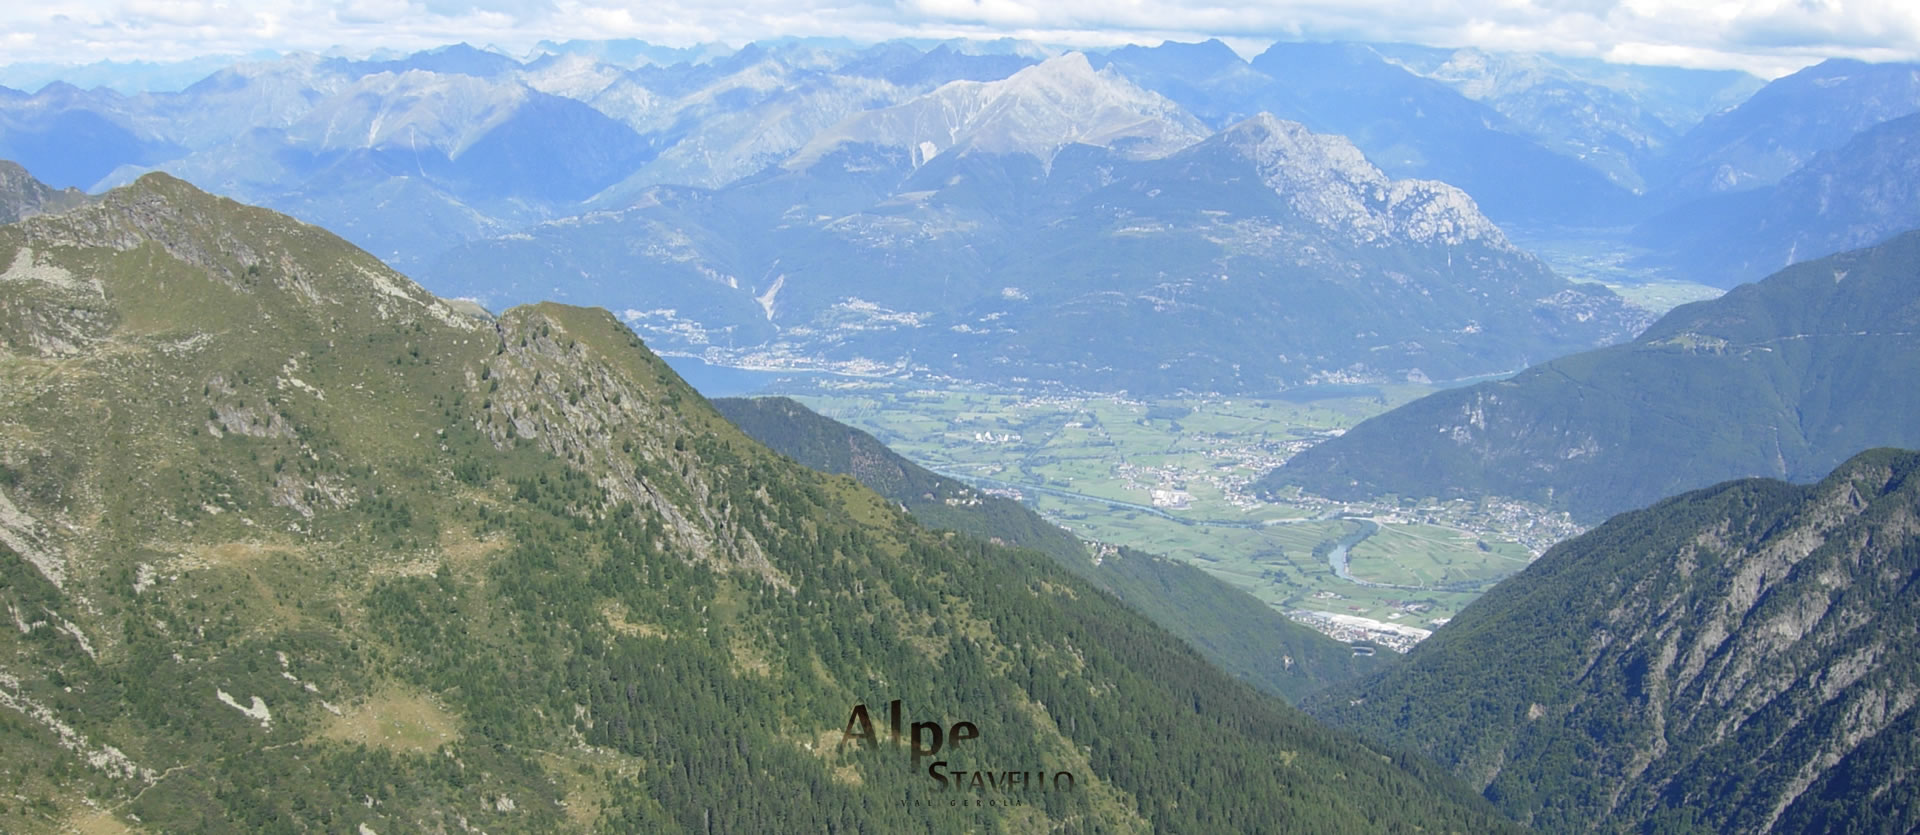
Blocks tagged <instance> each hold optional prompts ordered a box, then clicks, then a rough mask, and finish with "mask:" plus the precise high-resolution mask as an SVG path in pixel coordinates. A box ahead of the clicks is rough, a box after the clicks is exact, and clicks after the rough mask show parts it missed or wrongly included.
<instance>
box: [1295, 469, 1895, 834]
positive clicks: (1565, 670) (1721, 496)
mask: <svg viewBox="0 0 1920 835" xmlns="http://www.w3.org/2000/svg"><path fill="white" fill-rule="evenodd" d="M1916 518H1920V454H1916V453H1913V452H1906V451H1900V450H1891V449H1879V450H1872V451H1869V452H1865V453H1862V454H1860V455H1858V456H1855V457H1854V458H1852V459H1851V460H1848V461H1846V462H1845V463H1843V464H1841V465H1840V467H1839V468H1838V469H1836V470H1835V471H1834V472H1833V474H1832V475H1830V476H1828V477H1827V478H1826V479H1825V480H1823V481H1821V482H1820V483H1819V484H1816V485H1810V486H1804V487H1800V486H1794V485H1789V484H1784V483H1781V482H1778V481H1772V480H1764V479H1751V480H1745V481H1734V482H1728V483H1725V484H1721V485H1719V486H1716V487H1712V488H1709V489H1705V490H1700V491H1697V492H1693V493H1688V494H1685V495H1682V496H1679V497H1676V498H1673V499H1669V500H1667V501H1663V502H1660V503H1659V504H1656V505H1654V506H1652V507H1650V508H1648V509H1645V510H1637V511H1632V512H1629V513H1623V514H1621V515H1620V516H1617V517H1615V518H1614V519H1613V520H1611V521H1609V522H1607V523H1606V524H1605V525H1602V526H1600V527H1599V528H1596V529H1594V530H1592V531H1590V532H1588V533H1587V534H1586V535H1584V536H1581V537H1578V538H1576V539H1573V540H1571V541H1568V542H1564V543H1561V544H1560V545H1558V546H1556V547H1555V548H1553V549H1552V550H1550V551H1548V552H1547V553H1546V554H1545V555H1544V556H1542V557H1541V558H1540V559H1539V560H1536V561H1535V562H1534V563H1533V564H1532V565H1529V566H1527V568H1526V570H1524V571H1522V572H1520V573H1519V574H1517V575H1515V576H1513V577H1511V578H1508V579H1506V580H1503V581H1501V583H1500V584H1499V585H1498V586H1495V587H1494V588H1493V590H1492V591H1490V592H1488V593H1487V595H1486V596H1485V597H1482V598H1481V599H1480V600H1478V601H1475V602H1474V603H1473V604H1472V605H1471V606H1468V607H1467V608H1466V610H1465V611H1463V612H1461V613H1460V615H1459V616H1458V617H1455V618H1454V619H1453V621H1452V622H1451V623H1449V624H1447V625H1446V626H1444V627H1441V628H1440V630H1439V631H1438V632H1436V633H1434V636H1433V637H1432V638H1430V639H1428V640H1426V641H1423V642H1422V643H1421V644H1420V645H1419V646H1417V647H1414V649H1413V651H1412V652H1411V653H1409V654H1408V656H1407V658H1406V659H1405V660H1404V661H1402V662H1401V663H1400V664H1398V665H1396V666H1394V667H1390V668H1388V669H1387V670H1386V671H1384V672H1383V673H1381V674H1380V675H1378V676H1376V677H1374V678H1372V679H1371V680H1364V681H1362V682H1359V683H1357V684H1355V685H1352V686H1349V687H1343V688H1337V689H1335V690H1333V691H1330V692H1328V693H1327V694H1326V695H1325V697H1324V698H1322V699H1319V700H1317V701H1316V702H1315V704H1314V707H1313V709H1314V712H1316V713H1317V714H1318V715H1319V716H1321V717H1323V718H1327V719H1329V720H1332V721H1333V722H1335V723H1336V724H1339V725H1342V726H1345V727H1348V728H1351V729H1353V730H1357V731H1361V732H1362V733H1364V734H1367V735H1370V736H1373V737H1375V738H1376V739H1379V740H1381V741H1383V742H1387V743H1389V744H1393V745H1399V746H1404V747H1406V748H1409V749H1412V750H1416V751H1419V752H1421V753H1424V754H1427V755H1429V756H1432V757H1434V758H1435V759H1437V760H1439V761H1440V762H1441V763H1443V764H1445V765H1447V766H1449V767H1451V768H1452V769H1453V770H1454V772H1455V773H1456V774H1458V775H1460V776H1461V777H1462V778H1464V779H1466V780H1467V781H1468V782H1469V783H1471V784H1473V785H1475V786H1476V787H1480V788H1482V789H1483V790H1484V791H1485V794H1486V796H1487V798H1488V799H1490V800H1492V801H1493V802H1494V803H1495V805H1497V806H1499V807H1500V808H1501V809H1502V810H1504V811H1506V812H1507V813H1508V814H1509V815H1512V816H1514V817H1515V818H1517V819H1519V820H1520V821H1522V822H1524V823H1527V824H1530V825H1531V826H1533V827H1535V828H1537V829H1539V830H1540V831H1545V832H1575V831H1604V832H1681V831H1687V832H1834V831H1859V832H1873V831H1879V832H1907V831H1912V830H1913V829H1914V828H1915V827H1916V826H1920V790H1917V789H1916V786H1917V785H1920V784H1916V783H1915V782H1914V780H1913V779H1912V776H1911V775H1912V773H1913V769H1914V767H1915V765H1916V764H1917V763H1920V709H1916V707H1915V705H1916V702H1920V663H1916V659H1917V658H1920V646H1916V645H1915V642H1916V637H1917V636H1920V598H1916V596H1915V595H1914V593H1913V589H1914V584H1915V583H1916V582H1920V539H1917V538H1916V532H1917V531H1920V526H1916V524H1915V521H1916Z"/></svg>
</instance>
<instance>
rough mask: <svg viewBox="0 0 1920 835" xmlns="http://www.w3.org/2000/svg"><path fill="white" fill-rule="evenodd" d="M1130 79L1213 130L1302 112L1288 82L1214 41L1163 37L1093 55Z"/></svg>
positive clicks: (1100, 62)
mask: <svg viewBox="0 0 1920 835" xmlns="http://www.w3.org/2000/svg"><path fill="white" fill-rule="evenodd" d="M1093 57H1094V58H1095V60H1096V65H1098V66H1112V67H1113V68H1115V69H1117V70H1119V71H1120V73H1121V74H1123V75H1125V76H1126V77H1127V78H1128V79H1130V80H1132V81H1133V82H1134V83H1135V84H1138V85H1140V86H1142V87H1145V88H1147V89H1149V90H1152V91H1154V92H1156V93H1159V94H1160V95H1163V96H1166V97H1167V98H1169V99H1172V100H1174V101H1176V102H1179V103H1180V106H1181V107H1184V108H1186V109H1187V111H1188V112H1190V113H1192V114H1193V115H1194V116H1195V117H1197V118H1199V119H1200V121H1202V122H1204V123H1206V125H1207V126H1208V127H1210V128H1213V129H1214V130H1219V129H1220V128H1224V127H1226V126H1228V125H1231V124H1233V123H1235V122H1239V121H1241V120H1244V119H1246V118H1248V117H1250V116H1253V115H1254V114H1257V113H1274V114H1278V115H1282V116H1285V117H1288V118H1297V114H1300V113H1302V112H1303V111H1304V108H1303V107H1302V105H1301V103H1300V99H1299V97H1297V96H1295V95H1293V94H1292V93H1291V88H1290V86H1289V85H1286V84H1281V83H1278V82H1276V81H1275V80H1274V78H1273V77H1272V76H1269V75H1267V74H1265V73H1262V72H1260V71H1259V70H1256V69H1254V68H1253V67H1252V66H1249V65H1248V64H1247V62H1246V60H1245V59H1243V58H1241V57H1240V55H1239V54H1238V53H1236V52H1234V51H1233V49H1232V48H1230V47H1228V46H1227V45H1226V44H1224V43H1221V42H1220V41H1218V40H1209V41H1205V42H1202V43H1180V42H1177V41H1168V42H1166V43H1163V44H1161V45H1159V46H1150V47H1149V46H1123V47H1120V48H1119V49H1115V50H1112V51H1110V52H1107V53H1105V54H1104V55H1098V56H1093Z"/></svg>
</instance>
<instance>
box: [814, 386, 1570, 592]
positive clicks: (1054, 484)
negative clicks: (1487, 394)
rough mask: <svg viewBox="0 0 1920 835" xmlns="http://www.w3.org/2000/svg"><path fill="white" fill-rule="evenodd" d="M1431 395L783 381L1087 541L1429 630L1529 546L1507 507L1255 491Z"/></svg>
mask: <svg viewBox="0 0 1920 835" xmlns="http://www.w3.org/2000/svg"><path fill="white" fill-rule="evenodd" d="M1433 390H1434V388H1433V387H1431V386H1416V385H1400V386H1379V387H1360V386H1345V387H1329V388H1326V389H1321V390H1315V391H1310V392H1303V393H1301V394H1299V395H1297V396H1294V397H1291V398H1284V399H1283V398H1266V399H1250V398H1219V399H1207V398H1190V399H1180V400H1165V401H1141V400H1131V399H1126V398H1119V397H1087V396H1068V395H1031V394H1014V393H1005V392H990V391H979V390H941V389H915V388H906V387H895V386H888V385H880V384H874V383H853V384H841V383H825V384H818V385H815V386H812V387H809V388H806V389H804V390H796V391H787V392H784V393H787V394H790V395H792V396H794V397H796V398H797V399H799V400H802V401H803V402H805V403H806V404H807V405H808V406H809V407H811V408H813V409H815V410H817V411H819V412H821V413H822V414H825V415H827V416H829V417H832V418H835V419H837V420H840V421H843V422H846V423H848V424H851V425H854V426H858V427H860V428H862V429H865V430H866V431H868V432H870V433H872V434H873V435H874V436H875V437H877V438H879V439H880V440H881V441H883V442H885V443H886V444H888V445H889V446H891V447H893V448H894V449H896V450H898V451H899V452H900V453H902V454H904V455H906V456H907V457H909V458H911V459H913V460H914V461H917V462H919V463H920V464H922V465H924V466H927V467H928V468H930V469H933V470H935V471H937V472H940V473H943V474H945V475H949V476H953V477H955V478H959V479H962V480H966V481H970V482H972V483H974V484H975V485H977V486H979V487H982V488H986V489H991V490H1000V491H1005V492H1007V493H1008V494H1010V495H1017V496H1018V497H1019V498H1020V499H1021V500H1023V501H1025V502H1027V503H1028V504H1030V505H1032V506H1033V507H1034V508H1035V509H1037V510H1038V511H1040V513H1042V514H1043V515H1045V516H1046V517H1047V518H1048V519H1050V520H1052V521H1054V522H1056V523H1058V524H1060V525H1062V526H1064V527H1066V528H1068V529H1069V530H1071V531H1073V532H1074V534H1076V535H1078V536H1080V537H1082V538H1084V539H1088V540H1092V541H1096V542H1105V543H1112V544H1116V545H1126V546H1130V547H1134V548H1139V549H1143V550H1147V551H1151V552H1155V553H1161V554H1166V555H1168V556H1171V557H1175V558H1177V559H1181V560H1185V561H1187V562H1190V563H1192V564H1194V565H1196V566H1198V567H1200V568H1202V569H1204V570H1206V571H1208V572H1210V573H1213V574H1214V575H1216V576H1218V577H1220V578H1222V579H1224V580H1227V581H1229V582H1232V583H1234V584H1235V585H1238V586H1240V587H1242V588H1245V589H1247V590H1248V591H1249V592H1252V593H1253V594H1254V595H1255V596H1256V597H1258V598H1260V599H1261V600H1264V601H1266V602H1267V603H1269V604H1271V605H1273V606H1275V607H1277V608H1280V609H1282V610H1285V611H1294V610H1299V609H1305V610H1317V611H1323V612H1330V613H1336V614H1344V615H1354V616H1358V617H1364V618H1370V619H1373V620H1378V621H1382V622H1388V623H1398V624H1404V625H1407V626H1414V627H1419V628H1432V624H1433V622H1434V621H1436V620H1441V619H1445V618H1449V617H1451V616H1452V615H1453V614H1454V613H1455V612H1457V611H1459V609H1460V608H1461V607H1463V606H1465V605H1466V604H1467V603H1470V602H1472V600H1473V599H1474V598H1475V597H1477V596H1478V595H1479V594H1480V593H1481V592H1482V591H1483V590H1484V589H1485V588H1486V587H1487V586H1490V585H1491V584H1492V583H1493V582H1495V581H1497V580H1498V579H1500V578H1501V577H1505V576H1507V575H1509V574H1512V573H1513V572H1515V571H1518V570H1519V569H1521V568H1523V567H1525V566H1526V564H1527V561H1528V560H1529V559H1530V558H1531V557H1532V555H1533V553H1534V552H1535V550H1536V548H1537V547H1538V546H1539V544H1540V543H1539V542H1538V541H1537V539H1538V536H1537V534H1536V535H1535V540H1536V541H1534V542H1532V543H1530V544H1531V545H1532V546H1534V547H1529V544H1522V543H1521V542H1520V541H1518V539H1519V538H1520V537H1517V536H1504V535H1502V528H1503V525H1504V523H1505V522H1508V521H1511V519H1510V518H1509V517H1512V516H1513V515H1514V509H1513V508H1512V507H1511V506H1507V505H1503V506H1501V507H1499V508H1497V509H1490V508H1487V507H1478V506H1472V507H1470V506H1464V503H1460V502H1455V503H1452V504H1448V505H1440V504H1436V503H1418V502H1409V503H1402V504H1397V505H1354V504H1341V503H1334V502H1329V501H1326V500H1323V499H1320V498H1317V497H1314V496H1292V497H1287V498H1285V499H1282V500H1280V501H1264V500H1262V499H1261V498H1259V497H1257V496H1255V495H1253V494H1252V492H1251V485H1252V483H1253V482H1254V480H1256V479H1257V478H1259V476H1261V475H1262V474H1264V473H1266V472H1267V471H1268V470H1270V469H1272V468H1273V467H1275V466H1278V465H1279V464H1280V463H1282V462H1284V461H1285V460H1286V459H1287V458H1288V457H1289V456H1291V455H1293V454H1294V453H1296V452H1298V451H1300V450H1301V449H1304V448H1306V447H1308V446H1310V445H1312V444H1313V443H1316V442H1318V441H1319V440H1321V439H1323V438H1326V437H1329V436H1330V435H1332V434H1336V433H1338V432H1341V431H1344V430H1346V429H1348V428H1350V427H1352V426H1353V425H1355V424H1357V423H1359V422H1360V421H1362V420H1365V419H1366V418H1368V417H1370V416H1372V415H1375V414H1378V413H1380V412H1382V411H1385V410H1387V409H1390V408H1393V407H1394V406H1398V405H1400V404H1401V403H1405V402H1407V401H1409V400H1412V399H1415V398H1417V397H1420V396H1422V395H1425V394H1427V393H1429V392H1431V391H1433ZM1494 510H1498V511H1499V512H1494ZM1521 515H1522V516H1525V514H1524V513H1522V514H1521ZM1358 519H1368V520H1372V521H1373V522H1374V523H1376V525H1377V528H1376V532H1375V533H1374V534H1373V535H1371V536H1369V537H1367V538H1366V539H1364V540H1361V541H1360V542H1359V543H1358V544H1356V545H1354V546H1353V548H1352V549H1351V553H1350V554H1349V555H1348V557H1349V571H1350V575H1349V578H1343V577H1341V576H1339V575H1338V574H1337V573H1336V571H1335V569H1334V568H1333V566H1332V565H1331V563H1330V560H1329V559H1328V552H1329V551H1330V550H1331V548H1332V545H1333V543H1334V542H1335V541H1336V540H1339V539H1340V538H1341V537H1343V536H1346V535H1348V534H1350V533H1352V532H1354V531H1355V530H1357V529H1358V527H1357V526H1358V525H1360V524H1361V523H1360V522H1358V521H1356V520H1358Z"/></svg>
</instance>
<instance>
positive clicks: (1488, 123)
mask: <svg viewBox="0 0 1920 835" xmlns="http://www.w3.org/2000/svg"><path fill="white" fill-rule="evenodd" d="M1253 68H1254V69H1256V70H1259V71H1260V72H1262V73H1265V74H1267V75H1268V76H1271V77H1273V78H1274V79H1275V81H1276V82H1278V83H1280V84H1281V85H1284V86H1285V87H1286V88H1287V89H1288V92H1289V94H1290V95H1293V96H1295V97H1297V98H1298V100H1299V104H1298V107H1299V108H1300V110H1299V111H1298V112H1297V113H1290V112H1285V111H1275V112H1276V114H1277V115H1280V116H1283V117H1286V118H1291V119H1296V120H1298V121H1300V122H1302V123H1303V124H1305V125H1307V126H1308V127H1309V128H1312V129H1313V130H1315V131H1318V132H1321V133H1337V134H1341V135H1344V136H1346V137H1348V138H1349V139H1351V140H1353V143H1354V144H1355V145H1357V146H1359V148H1360V149H1361V150H1362V151H1365V152H1366V154H1367V158H1368V159H1370V160H1372V161H1373V163H1374V164H1375V165H1378V166H1380V168H1381V169H1382V170H1384V171H1386V172H1387V173H1388V174H1390V175H1392V176H1394V177H1419V178H1425V179H1434V180H1441V181H1443V182H1446V183H1448V184H1451V185H1454V186H1457V187H1459V188H1461V189H1464V190H1465V191H1466V192H1467V193H1468V194H1471V195H1473V197H1474V200H1475V201H1476V202H1477V203H1479V204H1480V205H1481V207H1482V208H1483V209H1484V210H1485V211H1486V212H1487V214H1488V215H1489V216H1491V217H1493V218H1495V219H1497V220H1501V221H1524V222H1526V223H1529V224H1536V225H1546V224H1557V223H1572V224H1593V223H1599V222H1607V221H1614V220H1617V219H1618V218H1620V217H1622V216H1624V213H1626V212H1627V211H1629V209H1630V208H1631V204H1632V194H1631V192H1629V191H1628V190H1627V189H1625V188H1622V187H1621V186H1619V185H1617V184H1615V183H1614V182H1612V181H1610V180H1609V179H1608V178H1607V176H1606V175H1605V174H1603V173H1601V171H1600V170H1598V169H1596V168H1593V167H1591V166H1589V165H1587V164H1585V163H1582V162H1581V161H1579V160H1576V159H1573V158H1571V157H1568V156H1565V155H1563V154H1560V153H1556V152H1555V151H1553V150H1551V149H1549V148H1547V147H1545V146H1543V145H1542V144H1540V143H1539V142H1537V141H1535V140H1534V139H1532V138H1529V137H1528V136H1527V135H1526V134H1525V131H1524V130H1522V129H1520V128H1519V127H1516V126H1515V125H1514V124H1513V123H1512V121H1511V120H1509V119H1507V117H1505V116H1502V115H1501V114H1500V113H1499V112H1498V111H1497V110H1495V109H1494V108H1492V107H1490V106H1488V105H1487V104H1484V103H1481V102H1477V101H1474V100H1472V99H1469V98H1467V97H1466V96H1464V95H1462V94H1461V93H1460V92H1458V91H1456V90H1454V89H1453V88H1452V87H1449V86H1447V85H1446V84H1443V83H1441V82H1439V81H1435V80H1433V79H1430V78H1423V77H1420V76H1418V75H1415V74H1414V73H1412V72H1409V71H1408V70H1407V69H1405V68H1404V67H1401V66H1398V65H1396V64H1394V63H1392V62H1390V61H1388V60H1387V59H1386V58H1384V57H1383V56H1381V55H1380V54H1379V53H1378V52H1376V51H1375V50H1374V49H1372V48H1371V47H1369V46H1366V45H1364V44H1338V43H1336V44H1323V43H1277V44H1274V45H1273V47H1272V48H1270V49H1268V50H1267V51H1266V52H1263V53H1261V54H1260V55H1259V56H1258V57H1256V58H1254V59H1253Z"/></svg>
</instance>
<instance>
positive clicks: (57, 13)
mask: <svg viewBox="0 0 1920 835" xmlns="http://www.w3.org/2000/svg"><path fill="white" fill-rule="evenodd" d="M4 6H5V8H4V10H0V33H4V34H0V64H14V63H28V62H34V63H38V62H49V63H60V64H69V63H89V62H93V61H99V60H115V61H132V60H147V61H177V60H183V59H188V58H193V57H197V56H203V55H208V54H222V55H237V54H243V53H248V52H255V51H259V50H262V49H270V50H276V51H283V52H284V51H293V50H306V51H314V52H327V51H334V52H345V53H349V54H364V53H367V52H371V51H373V50H375V49H380V48H387V49H399V50H414V49H420V48H425V47H431V46H439V45H443V44H448V43H454V42H460V41H465V42H468V43H472V44H474V45H477V46H485V45H497V46H500V47H504V48H506V49H507V50H508V51H510V52H513V53H515V54H523V53H524V52H525V51H526V50H528V49H530V48H531V47H532V46H533V44H534V43H535V42H537V41H539V40H541V39H553V40H564V39H569V38H588V39H598V38H640V39H644V40H647V41H650V42H653V43H657V44H663V45H668V46H688V45H692V44H695V43H711V42H721V43H726V44H729V45H732V46H740V45H743V44H745V43H747V42H749V41H753V40H756V39H764V38H770V37H779V36H783V35H792V36H835V37H846V38H851V39H854V40H858V41H879V40H886V39H888V38H894V37H935V38H946V37H975V38H998V37H1013V38H1020V39H1026V40H1035V41H1040V42H1043V43H1050V44H1060V45H1067V46H1111V45H1117V44H1121V43H1140V44H1157V43H1159V42H1161V41H1162V40H1167V39H1174V40H1200V39H1204V38H1209V37H1218V38H1220V39H1222V40H1224V41H1226V42H1227V43H1228V44H1229V45H1231V46H1232V47H1234V49H1236V50H1238V51H1240V52H1241V53H1242V54H1244V55H1248V56H1251V55H1253V54H1257V53H1258V52H1259V51H1260V50H1262V49H1264V48H1265V47H1266V46H1267V45H1269V44H1271V43H1273V42H1274V41H1277V40H1368V41H1395V42H1407V43H1420V44H1428V45H1432V46H1446V47H1462V46H1478V47H1482V48H1486V49H1490V50H1498V51H1521V52H1552V53H1557V54H1562V55H1573V56H1583V57H1595V58H1603V59H1606V60H1611V61H1617V62H1623V63H1637V64H1659V65H1672V66H1686V67H1701V68H1727V69H1743V70H1747V71H1749V72H1753V73H1755V74H1757V75H1760V76H1762V77H1766V78H1773V77H1777V76H1780V75H1784V74H1786V73H1788V72H1792V71H1793V70H1795V69H1798V68H1800V67H1803V66H1806V65H1808V64H1812V63H1816V62H1818V61H1820V60H1823V59H1825V58H1829V57H1853V58H1861V59H1864V60H1870V61H1894V60H1901V61H1914V60H1920V2H1915V0H1721V1H1720V2H1716V1H1715V0H1484V2H1468V0H1243V2H1222V0H1044V2H1032V1H1031V0H851V2H824V0H726V2H696V1H695V0H651V2H644V3H610V2H601V1H600V0H349V2H335V3H327V2H313V0H245V2H237V1H236V0H27V2H24V3H8V4H4Z"/></svg>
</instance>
